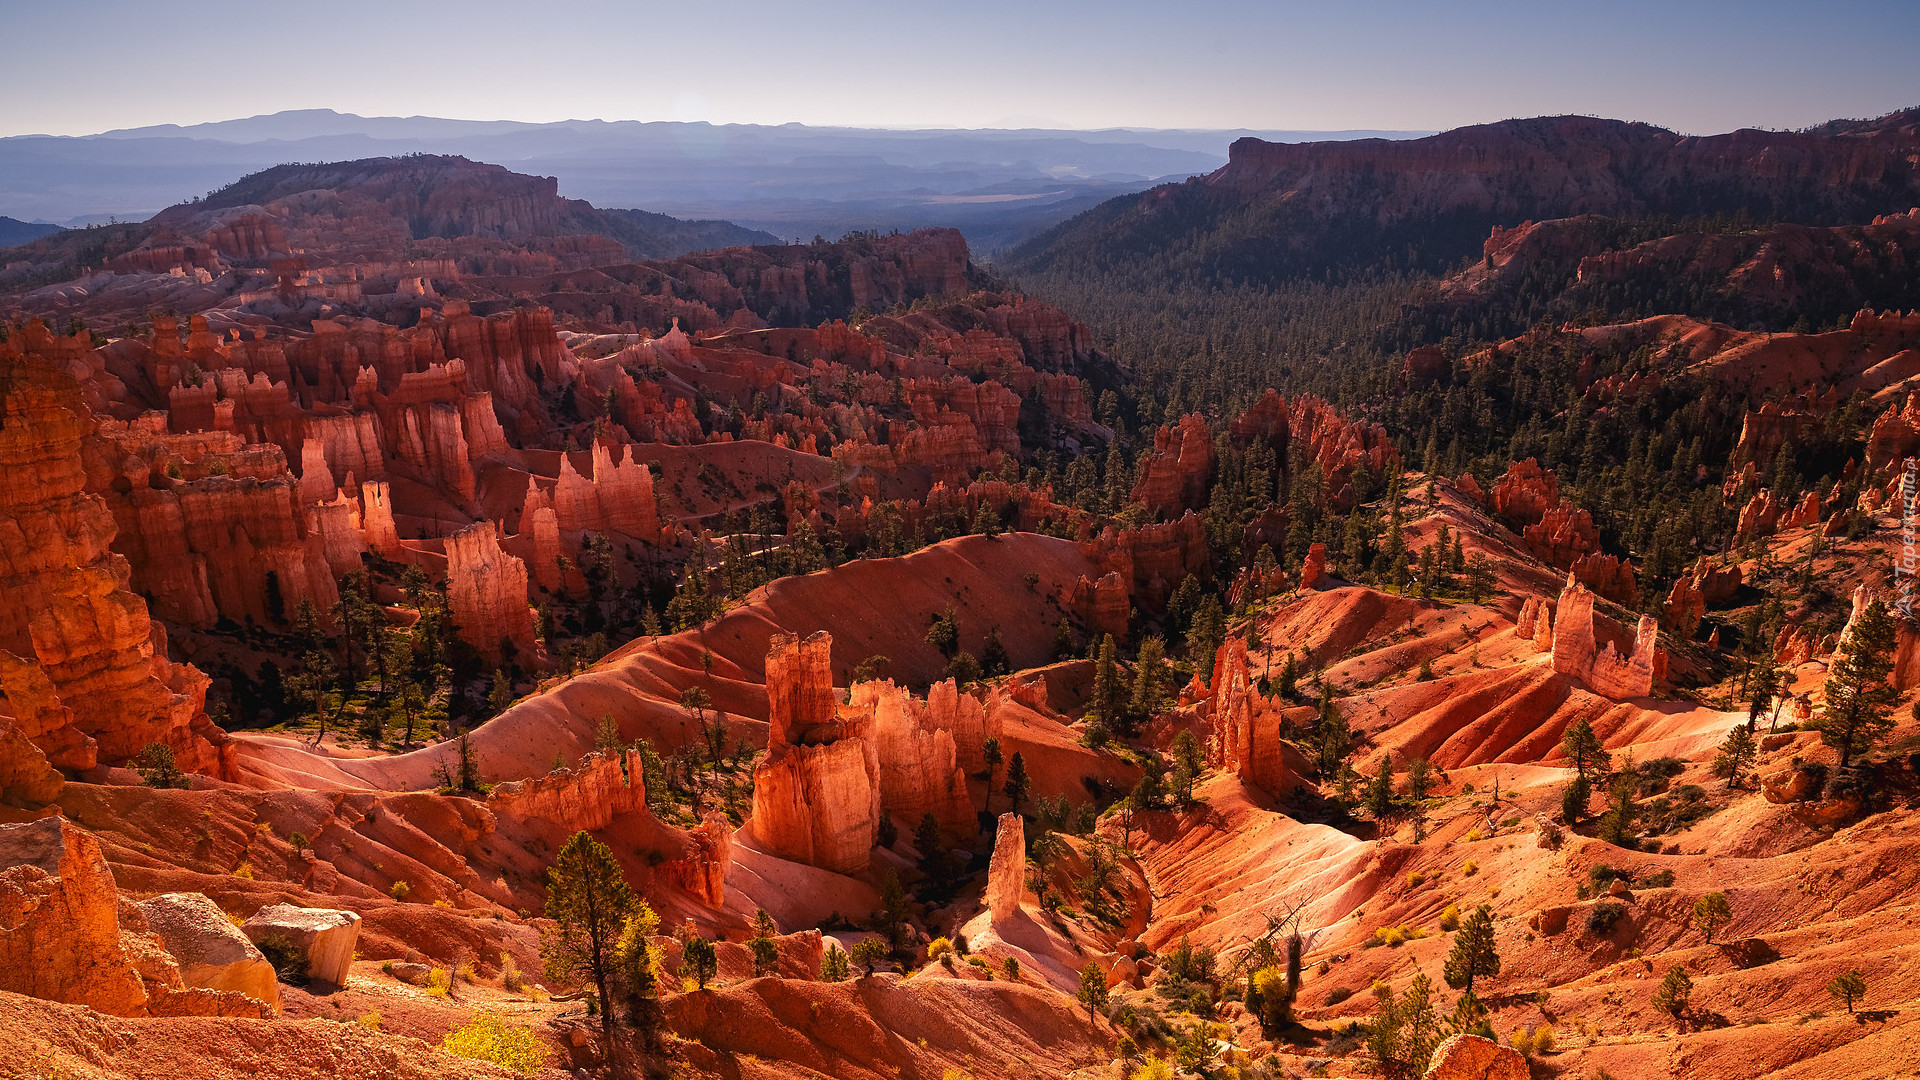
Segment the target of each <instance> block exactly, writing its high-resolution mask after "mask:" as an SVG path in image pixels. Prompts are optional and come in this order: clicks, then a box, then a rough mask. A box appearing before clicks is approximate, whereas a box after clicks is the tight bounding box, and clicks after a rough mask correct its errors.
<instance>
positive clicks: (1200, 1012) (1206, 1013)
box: [1187, 986, 1213, 1020]
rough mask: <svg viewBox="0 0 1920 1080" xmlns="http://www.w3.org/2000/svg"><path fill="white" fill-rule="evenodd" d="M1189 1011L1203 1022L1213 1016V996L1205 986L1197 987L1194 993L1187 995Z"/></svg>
mask: <svg viewBox="0 0 1920 1080" xmlns="http://www.w3.org/2000/svg"><path fill="white" fill-rule="evenodd" d="M1187 1011H1188V1012H1190V1013H1192V1014H1193V1015H1195V1016H1198V1017H1200V1018H1201V1019H1202V1020H1204V1019H1206V1018H1207V1017H1210V1016H1212V1015H1213V994H1212V993H1211V992H1210V991H1208V990H1207V988H1206V987H1204V986H1196V987H1194V988H1193V993H1191V994H1188V995H1187Z"/></svg>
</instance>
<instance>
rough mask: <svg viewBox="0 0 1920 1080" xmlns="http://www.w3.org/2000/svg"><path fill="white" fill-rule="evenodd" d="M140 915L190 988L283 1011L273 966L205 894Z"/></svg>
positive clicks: (168, 900) (156, 903)
mask: <svg viewBox="0 0 1920 1080" xmlns="http://www.w3.org/2000/svg"><path fill="white" fill-rule="evenodd" d="M140 911H141V913H142V914H144V915H145V916H146V917H147V926H148V927H149V928H150V929H152V931H153V932H154V933H155V934H157V935H158V936H159V938H160V940H161V941H162V942H163V943H165V944H166V946H167V951H168V952H170V953H172V954H173V959H174V962H176V963H178V964H179V965H180V978H181V980H182V981H183V982H185V983H186V984H187V985H188V986H198V987H203V988H205V989H208V990H233V991H238V992H240V993H242V994H246V995H247V996H248V997H252V998H256V999H258V1000H260V1001H263V1002H265V1003H267V1004H268V1005H270V1006H272V1007H273V1010H274V1011H275V1012H278V1011H279V1010H280V982H279V976H278V975H277V974H276V973H275V972H274V970H273V965H272V964H269V963H267V958H266V957H265V956H263V955H261V953H260V950H259V949H256V948H254V946H253V942H251V941H249V940H247V935H245V934H243V933H241V932H240V928H239V927H237V926H235V925H233V922H232V921H231V920H229V919H228V918H227V915H226V912H224V911H221V910H220V906H219V905H218V904H215V903H214V902H213V901H212V900H209V899H207V898H206V897H205V896H203V895H201V894H200V893H166V894H164V895H161V896H156V897H154V898H153V899H151V900H147V901H143V902H142V903H141V904H140Z"/></svg>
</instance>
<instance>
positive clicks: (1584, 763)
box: [1560, 716, 1612, 780]
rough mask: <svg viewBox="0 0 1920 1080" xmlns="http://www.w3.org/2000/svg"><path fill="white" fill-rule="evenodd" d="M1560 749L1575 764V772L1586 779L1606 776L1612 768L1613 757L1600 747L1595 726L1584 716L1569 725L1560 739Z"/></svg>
mask: <svg viewBox="0 0 1920 1080" xmlns="http://www.w3.org/2000/svg"><path fill="white" fill-rule="evenodd" d="M1560 749H1561V750H1562V751H1563V752H1564V753H1565V754H1566V755H1567V758H1568V760H1570V761H1572V762H1573V771H1574V772H1576V773H1578V774H1580V776H1581V777H1582V778H1584V779H1587V780H1591V779H1593V777H1594V776H1596V775H1597V776H1605V775H1606V774H1607V772H1608V770H1609V769H1610V768H1611V767H1612V755H1610V754H1608V753H1607V751H1606V748H1605V747H1603V746H1601V745H1600V738H1599V736H1597V735H1595V734H1594V733H1593V725H1592V724H1590V723H1588V722H1587V718H1586V717H1584V716H1582V717H1580V718H1579V719H1577V720H1575V721H1574V722H1573V723H1571V724H1569V725H1567V732H1566V734H1565V735H1563V736H1561V738H1560Z"/></svg>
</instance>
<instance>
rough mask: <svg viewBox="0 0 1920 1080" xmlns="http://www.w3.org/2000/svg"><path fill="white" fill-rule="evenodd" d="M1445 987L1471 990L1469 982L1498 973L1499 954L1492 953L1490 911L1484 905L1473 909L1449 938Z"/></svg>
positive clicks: (1491, 912) (1491, 917) (1493, 951)
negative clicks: (1449, 947)
mask: <svg viewBox="0 0 1920 1080" xmlns="http://www.w3.org/2000/svg"><path fill="white" fill-rule="evenodd" d="M1445 974H1446V977H1447V985H1448V986H1451V987H1453V988H1454V989H1455V990H1466V991H1467V992H1468V993H1472V991H1473V980H1474V979H1475V978H1478V977H1480V976H1485V977H1486V978H1489V979H1491V978H1493V977H1495V976H1497V975H1499V974H1500V954H1499V953H1498V952H1496V951H1495V950H1494V941H1493V909H1492V908H1490V907H1488V906H1487V905H1485V904H1481V905H1480V906H1479V907H1476V908H1474V909H1473V914H1471V915H1469V916H1467V921H1466V922H1464V923H1462V924H1461V925H1460V929H1459V931H1458V932H1456V933H1455V934H1454V937H1453V948H1452V950H1450V951H1449V952H1448V953H1447V962H1446V969H1445Z"/></svg>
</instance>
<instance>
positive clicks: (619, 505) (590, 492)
mask: <svg viewBox="0 0 1920 1080" xmlns="http://www.w3.org/2000/svg"><path fill="white" fill-rule="evenodd" d="M591 461H592V469H593V473H592V475H591V476H590V477H588V476H582V475H581V474H580V473H579V472H578V471H577V470H575V469H574V467H573V461H572V458H571V457H570V456H569V455H565V454H562V455H561V456H560V479H559V480H558V481H557V482H556V483H555V484H554V488H553V511H554V514H555V516H556V519H557V522H558V526H559V528H561V529H563V530H565V531H567V532H582V531H592V532H599V533H618V534H620V535H623V536H632V537H635V538H638V539H641V540H645V541H647V542H648V543H658V542H659V540H660V511H659V507H658V505H657V504H656V503H655V501H654V495H653V473H652V472H651V471H650V470H649V469H648V468H647V465H646V463H645V462H643V461H641V460H639V458H638V457H633V458H629V457H627V448H626V447H620V448H619V452H618V453H617V454H616V453H613V452H610V451H609V449H608V448H607V446H606V444H604V443H601V442H595V443H594V444H593V451H592V458H591Z"/></svg>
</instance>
